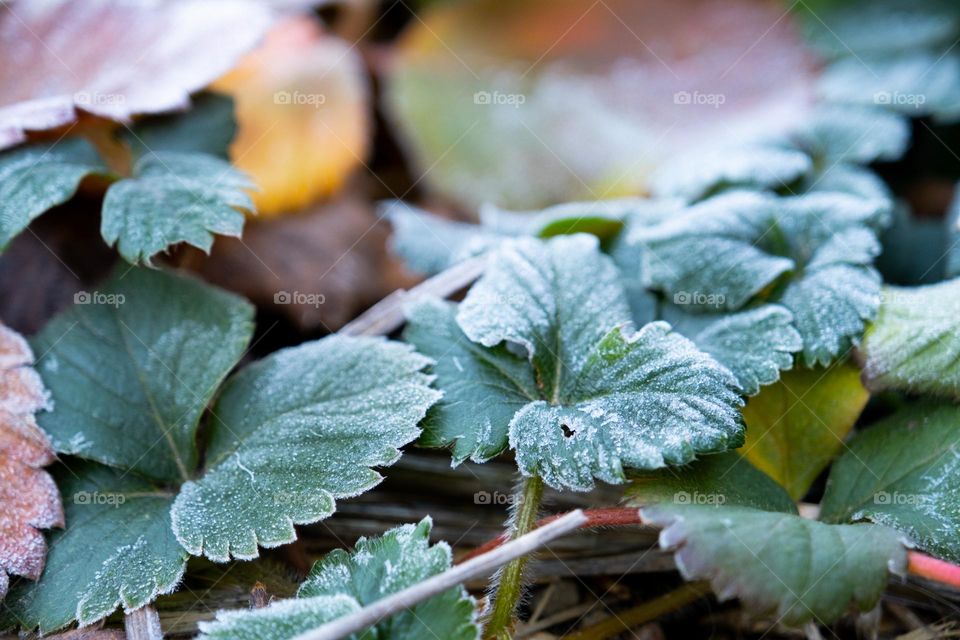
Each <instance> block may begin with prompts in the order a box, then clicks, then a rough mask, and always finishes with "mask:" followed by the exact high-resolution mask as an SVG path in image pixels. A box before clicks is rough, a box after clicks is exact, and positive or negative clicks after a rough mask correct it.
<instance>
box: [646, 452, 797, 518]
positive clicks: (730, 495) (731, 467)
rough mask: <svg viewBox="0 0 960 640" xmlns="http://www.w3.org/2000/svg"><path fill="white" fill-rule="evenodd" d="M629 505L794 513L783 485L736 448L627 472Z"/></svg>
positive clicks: (795, 509)
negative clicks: (705, 506)
mask: <svg viewBox="0 0 960 640" xmlns="http://www.w3.org/2000/svg"><path fill="white" fill-rule="evenodd" d="M627 498H628V501H629V504H630V505H632V506H637V507H644V506H647V505H652V504H660V503H666V504H679V505H683V504H712V505H726V506H738V507H755V508H757V509H762V510H764V511H781V512H783V513H796V512H797V506H796V505H795V504H794V502H793V499H792V498H791V497H790V496H789V495H788V494H787V492H786V491H784V489H783V487H781V486H780V485H779V484H777V483H776V482H774V481H773V479H772V478H770V476H768V475H767V474H765V473H764V472H762V471H760V470H759V469H757V468H756V467H755V466H753V465H752V464H750V462H749V461H747V460H746V458H743V457H742V456H741V455H740V454H739V453H737V452H736V451H725V452H723V453H717V454H712V455H709V456H704V457H702V458H699V459H697V460H694V461H693V462H691V463H690V464H688V465H684V466H682V467H672V468H670V469H661V470H659V471H654V472H651V473H632V474H630V487H629V488H628V489H627Z"/></svg>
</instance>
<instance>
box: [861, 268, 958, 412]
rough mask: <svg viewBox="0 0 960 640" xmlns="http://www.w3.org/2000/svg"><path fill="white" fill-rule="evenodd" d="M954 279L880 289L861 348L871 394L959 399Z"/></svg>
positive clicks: (956, 309)
mask: <svg viewBox="0 0 960 640" xmlns="http://www.w3.org/2000/svg"><path fill="white" fill-rule="evenodd" d="M957 318H960V278H958V279H954V280H948V281H946V282H941V283H938V284H933V285H927V286H924V287H914V288H904V287H885V288H884V290H883V305H882V306H881V307H880V313H879V315H878V316H877V320H876V322H875V323H874V324H873V326H872V327H871V328H870V329H869V331H867V334H866V336H865V337H864V342H863V345H862V348H861V353H862V357H863V359H864V365H863V374H864V378H865V379H866V381H867V385H868V386H869V387H870V388H872V389H877V390H879V389H896V390H900V391H908V392H911V391H912V392H919V393H928V394H932V395H940V396H950V397H953V398H960V335H958V332H957Z"/></svg>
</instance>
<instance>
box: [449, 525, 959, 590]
mask: <svg viewBox="0 0 960 640" xmlns="http://www.w3.org/2000/svg"><path fill="white" fill-rule="evenodd" d="M583 513H584V515H586V516H587V521H586V522H585V523H584V524H583V525H581V527H580V528H582V529H594V528H596V527H608V526H610V527H618V526H628V525H638V524H643V520H642V519H641V518H640V510H639V509H635V508H634V509H631V508H624V507H609V508H606V509H586V510H584V512H583ZM563 515H564V514H562V513H560V514H556V515H552V516H548V517H546V518H541V519H540V520H538V521H537V527H542V526H543V525H545V524H548V523H550V522H553V521H554V520H556V519H557V518H560V517H562V516H563ZM508 539H509V538H508V537H507V536H505V535H501V536H499V537H497V538H494V539H493V540H490V541H489V542H486V543H484V544H483V545H481V546H479V547H477V548H476V549H474V550H473V551H471V552H470V553H468V554H467V555H465V556H464V557H462V558H460V560H459V561H458V564H459V563H460V562H465V561H467V560H469V559H470V558H473V557H474V556H478V555H480V554H483V553H486V552H488V551H490V550H491V549H496V548H497V547H499V546H500V545H501V544H503V543H504V542H506V541H507V540H508ZM907 558H908V563H907V572H908V573H910V574H912V575H915V576H917V577H920V578H926V579H927V580H932V581H934V582H939V583H940V584H945V585H948V586H951V587H954V588H957V589H960V566H957V565H955V564H951V563H949V562H946V561H945V560H939V559H937V558H934V557H933V556H928V555H927V554H925V553H920V552H919V551H908V552H907Z"/></svg>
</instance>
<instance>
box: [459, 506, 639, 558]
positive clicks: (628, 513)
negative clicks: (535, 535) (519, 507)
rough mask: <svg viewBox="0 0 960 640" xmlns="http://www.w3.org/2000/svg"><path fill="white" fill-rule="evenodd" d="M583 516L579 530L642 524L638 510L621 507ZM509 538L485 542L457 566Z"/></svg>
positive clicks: (539, 524) (502, 536)
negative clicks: (584, 521)
mask: <svg viewBox="0 0 960 640" xmlns="http://www.w3.org/2000/svg"><path fill="white" fill-rule="evenodd" d="M564 515H566V514H563V513H558V514H555V515H552V516H547V517H546V518H541V519H539V520H537V527H542V526H543V525H545V524H550V523H551V522H553V521H554V520H556V519H557V518H560V517H563V516H564ZM583 515H585V516H587V521H586V523H584V524H583V525H581V527H580V528H581V529H594V528H596V527H607V526H611V527H617V526H626V525H631V524H643V522H642V521H641V520H640V510H639V509H627V508H621V507H609V508H606V509H584V511H583ZM509 539H510V537H509V536H508V535H507V534H500V535H499V536H498V537H496V538H494V539H493V540H490V541H488V542H485V543H484V544H482V545H480V546H479V547H477V548H476V549H474V550H473V551H471V552H470V553H468V554H467V555H465V556H463V557H462V558H460V559H459V560H458V561H457V564H459V563H461V562H466V561H467V560H469V559H470V558H473V557H474V556H479V555H481V554H484V553H486V552H488V551H490V550H492V549H496V548H497V547H499V546H500V545H502V544H503V543H504V542H506V541H507V540H509Z"/></svg>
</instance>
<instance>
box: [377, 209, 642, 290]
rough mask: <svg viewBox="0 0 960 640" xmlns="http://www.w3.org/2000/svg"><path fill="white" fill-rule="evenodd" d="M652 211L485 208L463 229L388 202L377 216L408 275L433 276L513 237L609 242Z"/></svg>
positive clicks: (431, 215)
mask: <svg viewBox="0 0 960 640" xmlns="http://www.w3.org/2000/svg"><path fill="white" fill-rule="evenodd" d="M654 208H656V209H660V208H661V206H660V205H659V203H657V204H656V205H654V204H652V203H651V202H650V201H649V200H644V199H640V198H624V199H620V200H602V201H598V202H569V203H565V204H561V205H556V206H553V207H547V208H546V209H543V210H541V211H509V210H506V209H501V208H499V207H495V206H493V205H489V204H488V205H485V206H483V207H481V209H480V215H479V217H480V224H468V223H465V222H457V221H454V220H448V219H446V218H442V217H440V216H437V215H433V214H431V213H429V212H427V211H424V210H423V209H420V208H418V207H414V206H411V205H409V204H407V203H405V202H403V201H400V200H393V201H390V202H387V203H385V204H384V205H383V206H382V207H381V216H384V217H387V218H389V219H390V222H391V223H392V225H393V236H392V239H391V249H392V250H393V251H394V252H395V253H396V254H397V255H399V256H400V257H401V258H402V259H403V260H404V262H405V263H406V264H407V266H408V267H410V268H411V269H412V270H414V271H417V272H419V273H424V274H434V273H438V272H440V271H443V270H444V269H446V268H447V267H449V266H451V265H453V264H455V263H457V262H460V261H461V260H464V259H466V258H469V257H471V256H475V255H480V254H482V253H486V252H487V251H490V250H493V249H495V248H496V247H497V246H499V245H500V244H501V243H502V242H503V241H504V240H506V239H508V238H512V237H517V236H540V237H544V238H548V237H553V236H557V235H570V234H574V233H589V234H592V235H595V236H597V237H598V238H600V239H601V240H608V239H611V238H613V237H615V236H616V235H617V234H618V233H619V232H620V230H621V229H622V228H623V224H624V222H623V221H624V218H625V216H627V215H628V214H630V213H632V212H635V211H646V210H648V209H654Z"/></svg>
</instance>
